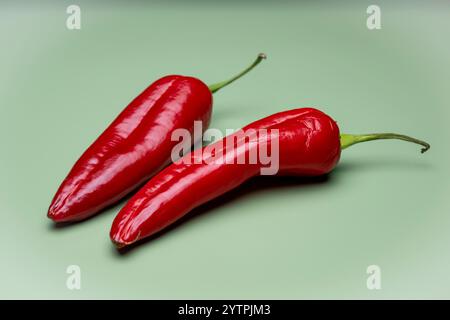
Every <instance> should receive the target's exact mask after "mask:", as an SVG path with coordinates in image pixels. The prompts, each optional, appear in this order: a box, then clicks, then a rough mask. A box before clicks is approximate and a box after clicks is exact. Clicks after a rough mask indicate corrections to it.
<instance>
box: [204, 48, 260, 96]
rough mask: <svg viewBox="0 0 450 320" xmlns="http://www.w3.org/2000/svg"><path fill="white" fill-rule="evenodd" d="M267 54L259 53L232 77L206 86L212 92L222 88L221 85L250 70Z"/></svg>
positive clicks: (227, 83)
mask: <svg viewBox="0 0 450 320" xmlns="http://www.w3.org/2000/svg"><path fill="white" fill-rule="evenodd" d="M266 58H267V56H266V55H265V54H264V53H260V54H259V55H258V57H257V58H256V60H255V61H254V62H253V63H252V64H251V65H250V66H248V67H247V69H245V70H243V71H242V72H240V73H238V74H237V75H235V76H234V77H233V78H231V79H228V80H225V81H222V82H217V83H214V84H212V85H210V86H208V88H209V90H210V91H211V92H212V93H214V92H217V91H219V90H220V89H222V88H223V87H225V86H227V85H229V84H230V83H232V82H234V81H236V80H237V79H239V78H240V77H242V76H243V75H245V74H246V73H247V72H249V71H250V70H252V69H253V68H254V67H256V66H257V65H258V64H259V63H260V62H261V61H262V60H263V59H266Z"/></svg>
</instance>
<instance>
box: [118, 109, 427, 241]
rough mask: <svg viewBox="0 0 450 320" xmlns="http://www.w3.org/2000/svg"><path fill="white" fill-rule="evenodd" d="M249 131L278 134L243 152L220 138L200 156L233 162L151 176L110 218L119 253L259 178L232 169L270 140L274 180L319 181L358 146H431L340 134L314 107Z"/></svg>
mask: <svg viewBox="0 0 450 320" xmlns="http://www.w3.org/2000/svg"><path fill="white" fill-rule="evenodd" d="M253 129H256V130H258V129H269V130H271V129H278V132H275V133H270V132H269V131H268V132H269V133H268V134H267V135H264V134H263V135H258V136H257V137H255V138H254V139H247V140H245V141H244V143H245V144H244V145H245V148H243V147H239V148H238V147H236V146H238V144H237V143H236V144H234V145H233V146H234V147H233V148H226V147H224V146H226V141H225V140H226V139H227V138H224V139H223V140H221V141H218V142H215V143H214V144H213V145H211V146H206V147H204V148H203V149H202V151H203V152H204V151H205V150H206V148H209V150H214V152H213V153H214V154H213V153H209V154H208V153H207V154H206V158H207V157H208V156H217V153H219V154H221V153H222V154H223V158H224V159H225V158H230V159H233V160H232V161H229V162H226V163H222V164H220V163H217V162H210V163H209V164H208V161H207V159H206V160H205V155H203V158H202V159H200V160H201V163H200V161H197V162H196V161H195V160H196V158H197V157H198V156H201V153H199V152H198V151H194V152H192V153H190V154H187V155H186V156H185V157H184V158H182V160H184V161H177V162H176V163H174V164H172V165H170V166H168V167H167V168H165V169H164V170H163V171H161V172H160V173H159V174H157V175H156V176H155V177H153V178H152V179H151V180H150V181H149V182H148V183H147V184H146V185H145V186H144V187H143V188H142V189H141V190H139V191H138V192H137V193H136V194H135V195H134V196H133V197H132V198H131V199H130V201H128V203H127V204H126V205H125V207H124V208H123V209H122V210H121V211H120V212H119V214H118V215H117V217H116V218H115V220H114V222H113V224H112V228H111V232H110V237H111V240H112V241H113V242H114V244H115V245H116V246H117V247H119V248H121V247H124V246H127V245H130V244H132V243H134V242H136V241H138V240H140V239H143V238H146V237H149V236H151V235H153V234H154V233H156V232H158V231H160V230H162V229H164V228H165V227H167V226H168V225H170V224H171V223H173V222H175V221H176V220H178V219H180V218H181V217H183V216H184V215H185V214H187V213H188V212H189V211H191V210H192V209H193V208H195V207H198V206H200V205H201V204H203V203H205V202H208V201H210V200H211V199H214V198H216V197H218V196H220V195H222V194H224V193H226V192H227V191H229V190H231V189H233V188H235V187H237V186H239V185H240V184H242V183H243V182H245V181H246V180H248V179H250V178H251V177H253V176H256V175H259V172H260V169H261V167H262V166H261V164H237V163H238V162H237V158H238V157H239V156H242V153H244V154H245V156H246V159H248V156H249V152H250V150H252V149H254V148H257V147H258V146H260V145H261V144H262V143H268V144H270V141H272V140H271V139H273V138H278V144H279V171H278V175H294V176H318V175H323V174H326V173H328V172H330V171H331V170H332V169H333V168H334V167H335V166H336V164H337V163H338V160H339V157H340V154H341V150H342V149H345V148H347V147H349V146H351V145H353V144H355V143H359V142H363V141H370V140H376V139H402V140H406V141H410V142H414V143H418V144H421V145H423V146H424V148H423V149H422V152H425V151H426V150H428V149H429V147H430V146H429V144H428V143H426V142H424V141H421V140H417V139H414V138H411V137H408V136H404V135H398V134H393V133H381V134H367V135H348V134H341V135H340V134H339V128H338V126H337V124H336V122H335V121H334V120H333V119H332V118H330V117H329V116H328V115H326V114H325V113H323V112H321V111H319V110H316V109H313V108H301V109H294V110H289V111H285V112H280V113H277V114H274V115H271V116H269V117H267V118H264V119H261V120H259V121H256V122H253V123H251V124H249V125H247V126H246V127H245V128H243V131H244V133H246V132H248V131H249V130H253ZM236 137H238V136H236ZM244 137H245V136H244ZM241 138H242V135H241ZM228 139H230V138H229V137H228ZM237 139H239V138H236V141H237ZM241 142H242V141H241ZM224 148H225V149H224ZM197 160H198V159H197Z"/></svg>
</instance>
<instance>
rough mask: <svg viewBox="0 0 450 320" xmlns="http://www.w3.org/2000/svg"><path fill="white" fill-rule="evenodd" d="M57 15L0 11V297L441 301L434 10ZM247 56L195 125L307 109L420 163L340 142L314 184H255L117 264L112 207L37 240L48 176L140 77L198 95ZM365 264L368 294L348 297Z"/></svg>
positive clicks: (312, 6)
mask: <svg viewBox="0 0 450 320" xmlns="http://www.w3.org/2000/svg"><path fill="white" fill-rule="evenodd" d="M124 3H125V2H124ZM188 3H189V4H188ZM69 4H71V2H70V3H69V2H66V1H62V2H61V1H58V2H56V1H55V2H48V3H47V4H46V5H39V6H38V5H37V4H36V5H32V4H27V3H26V2H19V1H14V2H13V1H11V2H2V3H1V10H0V41H1V50H0V70H1V72H0V136H1V143H2V148H1V157H0V214H1V224H0V243H1V258H0V259H1V263H0V298H63V299H69V298H76V299H79V298H289V299H291V298H375V299H379V298H450V278H449V276H448V270H449V269H450V251H449V249H448V244H449V243H450V233H449V228H450V216H449V212H450V211H449V210H450V201H449V192H450V188H449V183H450V182H449V181H450V179H449V173H450V169H449V164H450V149H449V141H450V140H449V138H450V137H449V136H450V134H449V133H450V128H449V125H448V123H449V121H448V120H449V115H450V111H449V110H450V108H449V106H450V90H449V83H450V42H449V41H448V35H449V30H450V11H449V6H448V4H445V2H444V1H443V2H432V1H427V2H422V4H421V3H420V2H413V1H407V2H397V1H396V4H393V3H392V2H388V1H386V2H383V1H381V2H380V1H378V4H379V5H380V6H381V10H382V29H381V30H377V31H369V30H368V29H367V28H366V17H367V14H366V8H367V6H368V5H369V4H372V2H366V1H356V2H340V4H339V5H338V4H337V2H331V1H327V2H325V1H324V2H312V1H311V2H293V1H292V2H284V3H283V2H278V1H277V2H275V1H274V2H273V3H272V2H269V1H262V2H248V3H247V4H244V3H242V2H241V1H221V2H217V3H214V2H212V1H193V2H192V1H189V2H188V1H186V2H185V1H178V2H172V4H171V5H170V6H168V5H165V4H164V2H162V1H161V2H157V3H145V4H144V2H135V3H133V4H129V5H128V6H127V7H126V6H125V5H124V4H121V3H119V2H117V3H116V2H110V3H106V2H97V3H96V4H94V3H92V2H91V1H90V2H87V1H78V2H77V4H79V5H80V6H81V10H82V29H81V30H80V31H69V30H67V29H66V26H65V19H66V17H67V15H66V13H65V11H66V7H67V5H69ZM259 52H265V53H267V55H268V59H267V60H266V61H264V62H263V63H262V64H261V65H260V66H259V67H258V68H256V69H255V70H253V71H252V72H251V73H250V74H248V75H247V76H245V77H244V78H242V79H240V80H239V81H238V82H236V83H233V84H232V85H230V86H229V87H227V88H226V89H223V90H221V91H220V92H218V93H217V94H216V95H215V96H214V99H215V106H214V113H213V121H212V124H211V126H212V127H214V128H219V129H222V130H224V129H226V128H239V127H241V126H242V125H245V124H247V123H249V122H251V121H253V120H255V119H258V118H261V117H264V116H266V115H269V114H272V113H275V112H277V111H280V110H284V109H288V108H293V107H302V106H315V107H318V108H321V109H322V110H323V111H325V112H327V113H328V114H330V115H331V116H332V117H333V118H334V119H336V120H337V122H338V124H339V125H340V127H341V129H342V131H343V132H348V133H365V132H392V131H393V132H398V133H404V134H408V135H412V136H414V137H417V138H420V139H423V140H426V141H428V142H430V143H431V145H432V148H431V150H430V151H429V152H427V153H425V154H423V155H422V154H420V152H418V150H417V146H416V145H413V144H409V143H404V142H401V141H393V140H392V141H378V142H370V143H365V144H360V145H357V146H354V147H352V148H349V149H348V150H345V151H344V153H343V155H342V159H341V162H340V164H339V166H338V168H337V169H336V170H335V171H334V172H333V173H332V174H331V175H330V176H329V178H328V179H326V181H322V182H315V183H305V182H302V181H300V180H296V179H277V178H272V179H262V180H256V181H254V182H252V183H251V184H249V185H247V186H245V187H244V188H242V189H240V190H239V192H237V193H233V194H231V195H230V196H228V197H226V198H225V199H223V200H221V201H217V202H214V204H213V205H209V206H206V207H205V208H203V209H201V210H198V211H197V212H201V214H197V215H196V216H195V217H194V218H192V219H190V220H188V221H187V222H186V223H184V224H182V225H179V226H178V227H177V228H175V229H173V230H171V231H170V232H168V233H165V234H164V235H163V236H161V237H159V238H157V239H155V240H154V241H152V242H149V243H146V244H145V245H142V246H140V247H138V248H137V249H136V250H133V251H131V252H129V253H128V254H126V255H119V254H118V253H117V252H116V251H115V249H114V248H113V246H112V244H111V243H110V241H109V237H108V232H109V228H110V224H111V222H112V219H113V218H114V216H115V214H116V213H117V211H118V210H119V209H120V207H121V205H123V203H122V204H119V205H117V206H115V207H113V208H111V209H109V210H107V211H106V212H104V213H103V214H101V215H99V216H97V217H95V218H93V219H90V220H88V221H85V222H83V223H80V224H77V225H74V226H71V227H67V228H55V227H53V225H52V223H51V221H50V220H48V219H47V218H46V210H47V207H48V205H49V203H50V200H51V198H52V196H53V194H54V192H55V191H56V188H57V187H58V185H59V183H60V182H61V181H62V179H63V178H64V177H65V175H66V173H67V172H68V170H69V169H70V167H71V166H72V164H73V163H74V161H75V160H76V159H77V158H78V156H79V155H80V154H81V152H82V151H83V150H84V149H85V148H86V147H87V146H88V145H89V144H90V143H91V142H92V141H93V140H94V139H95V137H96V136H97V135H98V134H99V133H100V132H101V131H102V130H103V129H104V128H105V127H106V126H107V125H108V124H109V122H110V121H111V120H112V119H113V118H114V117H115V116H116V115H117V114H118V113H119V112H120V110H121V109H122V108H123V107H124V106H125V105H126V104H127V103H128V102H129V101H130V100H131V99H132V98H133V97H134V96H136V95H137V94H138V93H139V92H140V91H141V90H143V89H144V88H145V87H146V86H147V85H148V84H149V83H151V82H152V81H154V80H155V79H157V78H158V77H161V76H163V75H166V74H170V73H177V74H186V75H194V76H197V77H199V78H201V79H202V80H204V81H205V82H206V83H208V84H211V83H215V82H217V81H221V80H223V79H227V78H228V77H230V76H232V75H233V74H235V73H236V71H238V70H242V68H244V67H245V66H246V65H247V64H248V62H249V61H251V59H253V58H254V57H255V55H256V54H258V53H259ZM193 196H195V195H193ZM72 264H76V265H79V266H80V267H81V272H82V274H81V276H82V289H81V290H79V291H71V290H68V289H67V288H66V278H67V274H66V268H67V266H68V265H72ZM373 264H375V265H378V266H380V268H381V272H382V289H381V290H374V291H371V290H368V289H367V288H366V278H367V276H368V275H367V274H366V268H367V266H369V265H373Z"/></svg>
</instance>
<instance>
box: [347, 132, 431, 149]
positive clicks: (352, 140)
mask: <svg viewBox="0 0 450 320" xmlns="http://www.w3.org/2000/svg"><path fill="white" fill-rule="evenodd" d="M381 139H398V140H404V141H408V142H412V143H417V144H420V145H421V146H423V148H422V149H421V152H422V153H424V152H425V151H427V150H428V149H430V145H429V144H428V143H426V142H425V141H422V140H419V139H416V138H412V137H409V136H405V135H403V134H397V133H369V134H358V135H354V134H341V138H340V140H341V149H345V148H348V147H350V146H352V145H354V144H357V143H360V142H365V141H372V140H381Z"/></svg>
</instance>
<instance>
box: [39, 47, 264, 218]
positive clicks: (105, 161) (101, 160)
mask: <svg viewBox="0 0 450 320" xmlns="http://www.w3.org/2000/svg"><path fill="white" fill-rule="evenodd" d="M264 58H265V55H264V54H260V55H259V56H258V58H257V59H256V60H255V62H254V63H253V64H252V65H251V66H249V67H248V68H247V69H245V70H244V71H242V72H241V73H239V74H238V75H236V76H235V77H233V78H232V79H230V80H227V81H223V82H219V83H216V84H213V85H211V86H209V87H208V86H207V85H206V84H204V83H203V82H202V81H200V80H199V79H196V78H192V77H185V76H180V75H171V76H166V77H163V78H161V79H159V80H157V81H156V82H154V83H152V84H151V85H150V86H149V87H148V88H147V89H145V90H144V91H143V92H142V93H141V94H140V95H139V96H137V97H136V98H135V99H134V100H133V101H132V102H131V103H130V104H129V105H128V106H127V107H126V108H125V109H124V110H123V111H122V112H121V113H120V114H119V116H118V117H117V118H116V119H115V120H114V121H113V122H112V123H111V124H110V125H109V127H108V128H107V129H106V130H105V131H104V132H103V133H102V134H101V135H100V136H99V137H98V138H97V140H96V141H95V142H94V143H93V144H92V145H91V146H90V147H89V148H88V149H87V150H86V151H85V152H84V153H83V155H82V156H81V157H80V158H79V159H78V161H77V162H76V163H75V165H74V166H73V168H72V170H71V171H70V172H69V174H68V175H67V177H66V178H65V180H64V181H63V183H62V184H61V186H60V187H59V189H58V191H57V192H56V195H55V196H54V198H53V201H52V203H51V205H50V208H49V210H48V217H49V218H51V219H52V220H54V221H55V222H66V221H75V220H81V219H85V218H87V217H89V216H91V215H93V214H95V213H97V212H98V211H100V210H101V209H103V208H105V207H106V206H108V205H111V204H113V203H114V202H116V201H117V200H119V199H121V198H122V197H124V196H125V195H126V194H128V193H129V192H130V191H132V190H133V189H135V188H136V187H137V186H139V185H141V184H142V183H143V182H145V181H147V180H148V179H149V178H150V177H151V176H153V175H154V174H155V173H156V172H158V171H159V170H161V169H162V168H163V167H165V166H166V165H167V164H169V163H170V155H171V150H172V148H173V147H174V145H175V144H176V143H177V142H174V141H171V139H170V137H171V133H172V131H173V130H174V129H178V128H185V129H188V130H189V131H191V132H192V130H193V123H194V121H196V120H197V121H202V123H203V128H207V127H208V125H209V121H210V118H211V109H212V95H211V93H214V92H216V91H218V90H219V89H221V88H223V87H225V86H226V85H228V84H230V83H231V82H233V81H235V80H237V79H238V78H240V77H241V76H243V75H244V74H246V73H247V72H249V71H250V70H251V69H253V68H254V67H255V66H256V65H257V64H259V62H260V61H261V60H262V59H264Z"/></svg>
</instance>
